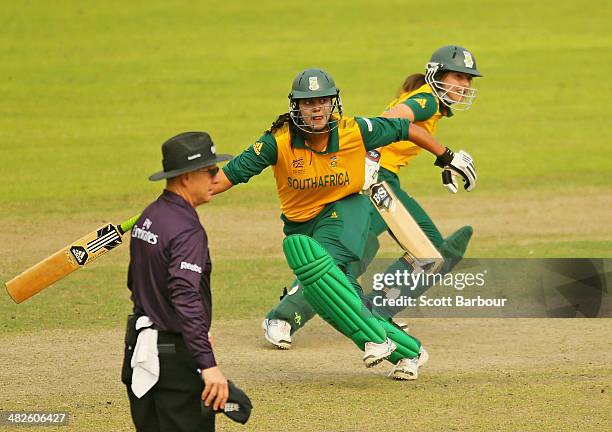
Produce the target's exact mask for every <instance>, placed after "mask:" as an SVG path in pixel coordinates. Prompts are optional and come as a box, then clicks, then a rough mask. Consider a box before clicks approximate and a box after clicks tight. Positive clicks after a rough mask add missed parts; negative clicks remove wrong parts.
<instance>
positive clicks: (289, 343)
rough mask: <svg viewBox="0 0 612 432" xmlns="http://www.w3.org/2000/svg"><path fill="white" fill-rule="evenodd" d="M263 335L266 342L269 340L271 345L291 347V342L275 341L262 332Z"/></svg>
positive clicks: (283, 348)
mask: <svg viewBox="0 0 612 432" xmlns="http://www.w3.org/2000/svg"><path fill="white" fill-rule="evenodd" d="M264 337H265V338H266V340H267V341H268V342H270V343H271V344H272V345H274V346H275V347H276V348H278V349H282V350H288V349H291V342H287V341H278V342H275V341H273V340H272V339H270V338H269V337H268V335H267V334H264Z"/></svg>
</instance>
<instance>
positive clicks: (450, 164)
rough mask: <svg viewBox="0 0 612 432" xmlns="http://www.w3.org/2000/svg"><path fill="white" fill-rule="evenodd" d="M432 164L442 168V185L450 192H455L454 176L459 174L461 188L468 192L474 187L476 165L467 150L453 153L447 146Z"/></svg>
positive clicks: (455, 182)
mask: <svg viewBox="0 0 612 432" xmlns="http://www.w3.org/2000/svg"><path fill="white" fill-rule="evenodd" d="M434 165H436V166H439V167H440V168H443V169H444V171H442V185H443V186H444V187H445V188H447V189H448V190H449V191H450V192H452V193H456V192H457V189H458V187H457V181H456V179H455V176H457V175H458V176H461V179H462V180H463V188H464V189H465V190H466V191H468V192H470V191H471V190H472V189H474V187H476V167H475V166H474V160H473V159H472V156H470V155H469V154H468V153H467V152H465V151H463V150H460V151H459V152H458V153H457V154H455V153H453V151H452V150H451V149H449V148H448V147H447V148H446V151H445V152H444V154H442V155H441V156H438V157H437V158H436V161H435V162H434ZM445 171H449V172H450V174H451V175H450V176H449V175H448V174H445Z"/></svg>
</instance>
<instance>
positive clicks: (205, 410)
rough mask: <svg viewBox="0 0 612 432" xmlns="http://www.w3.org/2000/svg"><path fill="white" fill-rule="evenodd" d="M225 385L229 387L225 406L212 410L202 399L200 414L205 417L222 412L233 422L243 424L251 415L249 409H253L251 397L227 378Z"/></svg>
mask: <svg viewBox="0 0 612 432" xmlns="http://www.w3.org/2000/svg"><path fill="white" fill-rule="evenodd" d="M227 386H228V387H229V396H228V398H227V402H226V403H225V408H224V409H218V410H217V411H214V410H213V408H212V405H211V406H206V405H204V401H202V402H201V403H202V405H201V406H202V416H205V417H207V416H211V415H215V414H217V413H221V412H222V413H223V414H225V415H226V416H228V417H229V418H230V419H232V420H234V421H235V422H238V423H242V424H245V423H246V422H247V421H248V420H249V417H250V416H251V409H253V404H252V403H251V399H249V397H248V396H247V395H246V393H245V392H243V391H242V390H241V389H239V388H238V387H236V385H235V384H234V383H233V382H231V381H229V380H228V381H227Z"/></svg>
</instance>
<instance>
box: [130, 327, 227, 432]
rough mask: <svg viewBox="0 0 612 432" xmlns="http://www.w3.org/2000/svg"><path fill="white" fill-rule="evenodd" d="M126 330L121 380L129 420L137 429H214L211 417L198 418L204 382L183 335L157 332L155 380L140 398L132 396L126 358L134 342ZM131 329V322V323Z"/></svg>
mask: <svg viewBox="0 0 612 432" xmlns="http://www.w3.org/2000/svg"><path fill="white" fill-rule="evenodd" d="M130 321H132V322H133V320H128V330H127V333H126V346H125V356H124V359H123V367H122V371H121V380H122V381H123V383H124V384H125V385H126V386H127V392H128V397H129V399H130V410H131V413H132V420H134V425H135V426H136V430H137V431H138V432H196V431H197V432H208V431H214V430H215V418H214V416H208V417H202V414H201V404H200V400H201V395H202V390H203V389H204V382H203V381H202V378H201V375H199V374H198V373H197V372H196V368H197V365H196V363H195V361H194V360H193V357H192V356H191V353H190V352H189V350H188V349H187V346H186V345H185V342H184V341H183V337H182V336H181V335H180V334H177V333H168V332H161V331H160V332H159V333H158V339H157V345H158V349H159V351H160V352H159V369H160V370H159V381H158V382H157V383H156V384H155V385H154V386H153V387H152V388H151V389H150V390H149V391H148V392H147V393H146V394H145V395H144V396H142V397H141V398H140V399H139V398H137V397H136V395H134V393H133V392H132V389H131V388H130V385H131V383H132V368H131V366H130V361H131V359H132V353H133V349H134V346H135V345H136V331H135V330H133V331H132V330H130ZM131 327H132V329H133V328H134V327H133V324H132V325H131Z"/></svg>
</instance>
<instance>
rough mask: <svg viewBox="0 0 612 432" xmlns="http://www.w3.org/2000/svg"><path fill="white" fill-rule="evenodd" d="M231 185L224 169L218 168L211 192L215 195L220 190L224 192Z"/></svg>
mask: <svg viewBox="0 0 612 432" xmlns="http://www.w3.org/2000/svg"><path fill="white" fill-rule="evenodd" d="M232 186H234V185H233V184H232V182H231V181H230V180H229V179H228V178H227V176H226V175H225V171H223V170H222V169H220V170H219V173H218V174H217V178H216V179H215V183H213V194H214V195H217V194H220V193H221V192H225V191H226V190H228V189H229V188H231V187H232Z"/></svg>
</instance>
